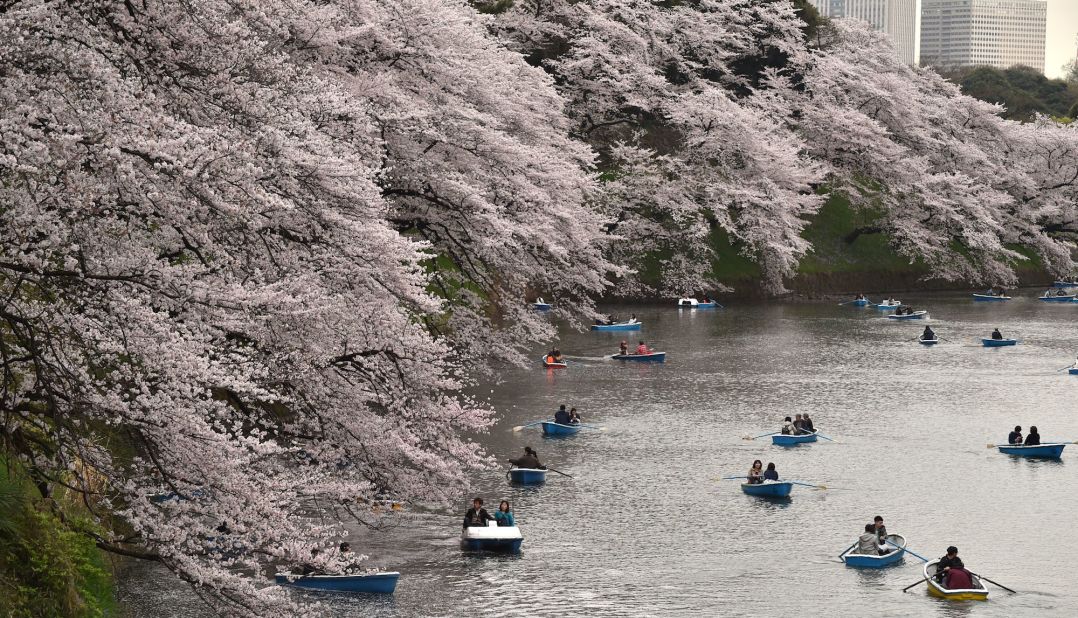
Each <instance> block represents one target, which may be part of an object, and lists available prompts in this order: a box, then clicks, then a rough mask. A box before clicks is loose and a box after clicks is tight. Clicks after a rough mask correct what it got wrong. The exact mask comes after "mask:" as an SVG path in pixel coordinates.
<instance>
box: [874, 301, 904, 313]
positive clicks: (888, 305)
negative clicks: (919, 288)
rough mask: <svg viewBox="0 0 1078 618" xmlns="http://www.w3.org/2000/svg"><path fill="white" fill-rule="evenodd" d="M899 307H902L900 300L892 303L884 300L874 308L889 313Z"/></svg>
mask: <svg viewBox="0 0 1078 618" xmlns="http://www.w3.org/2000/svg"><path fill="white" fill-rule="evenodd" d="M901 306H902V301H900V300H896V301H894V302H891V301H886V300H885V301H882V302H880V303H879V304H877V305H876V308H877V309H879V310H880V311H891V310H893V309H898V308H899V307H901Z"/></svg>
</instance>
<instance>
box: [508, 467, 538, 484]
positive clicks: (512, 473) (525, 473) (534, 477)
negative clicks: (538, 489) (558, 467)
mask: <svg viewBox="0 0 1078 618" xmlns="http://www.w3.org/2000/svg"><path fill="white" fill-rule="evenodd" d="M509 480H510V481H511V482H513V483H519V484H521V485H538V484H539V483H545V482H546V470H535V469H532V468H512V469H511V470H509Z"/></svg>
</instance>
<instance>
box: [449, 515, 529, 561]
mask: <svg viewBox="0 0 1078 618" xmlns="http://www.w3.org/2000/svg"><path fill="white" fill-rule="evenodd" d="M523 542H524V537H523V535H521V534H520V528H518V527H516V526H499V525H498V523H497V522H494V521H491V522H487V525H486V526H469V527H467V528H465V529H464V530H462V531H461V533H460V547H461V549H463V550H465V551H491V552H498V553H503V554H519V553H520V545H521V543H523Z"/></svg>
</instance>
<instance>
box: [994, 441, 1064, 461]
mask: <svg viewBox="0 0 1078 618" xmlns="http://www.w3.org/2000/svg"><path fill="white" fill-rule="evenodd" d="M1066 446H1067V444H1066V443H1065V442H1064V443H1059V442H1050V443H1046V444H1036V445H1033V446H1025V445H1023V444H1000V445H999V446H998V447H997V448H999V452H1001V453H1005V454H1007V455H1017V456H1018V457H1036V458H1039V459H1059V456H1060V455H1062V454H1063V449H1064V448H1066Z"/></svg>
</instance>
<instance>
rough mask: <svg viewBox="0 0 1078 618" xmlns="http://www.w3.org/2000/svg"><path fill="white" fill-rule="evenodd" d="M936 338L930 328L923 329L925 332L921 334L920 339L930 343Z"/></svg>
mask: <svg viewBox="0 0 1078 618" xmlns="http://www.w3.org/2000/svg"><path fill="white" fill-rule="evenodd" d="M935 338H936V332H935V331H933V330H932V327H931V326H926V327H925V332H923V333H921V339H924V340H925V341H932V340H934V339H935Z"/></svg>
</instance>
